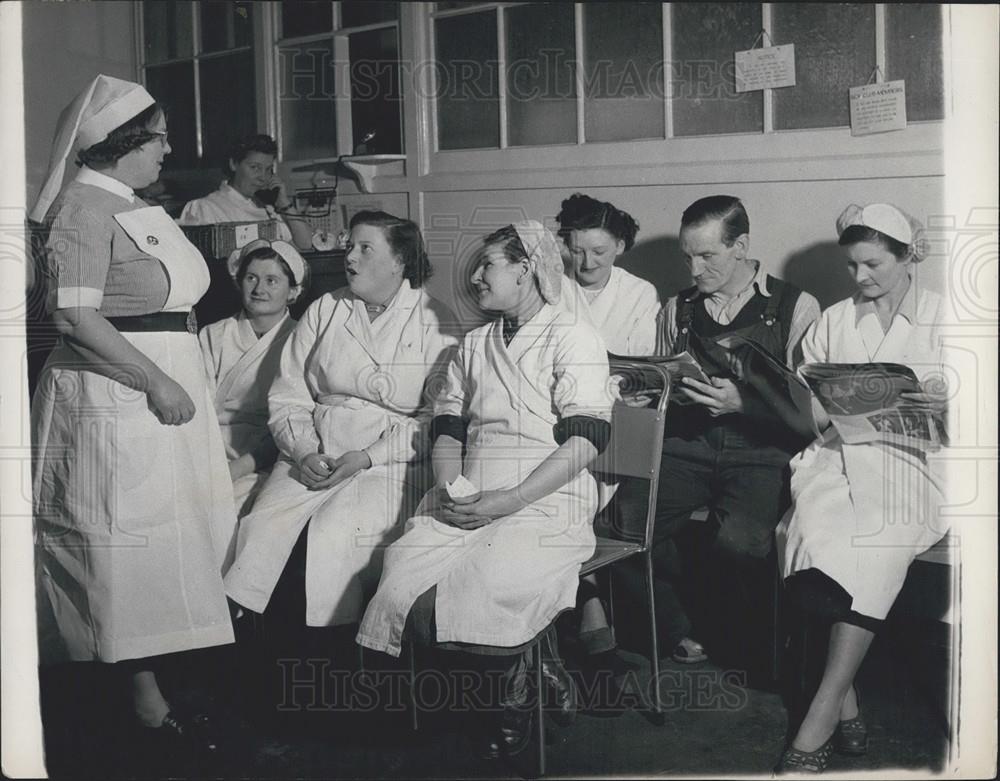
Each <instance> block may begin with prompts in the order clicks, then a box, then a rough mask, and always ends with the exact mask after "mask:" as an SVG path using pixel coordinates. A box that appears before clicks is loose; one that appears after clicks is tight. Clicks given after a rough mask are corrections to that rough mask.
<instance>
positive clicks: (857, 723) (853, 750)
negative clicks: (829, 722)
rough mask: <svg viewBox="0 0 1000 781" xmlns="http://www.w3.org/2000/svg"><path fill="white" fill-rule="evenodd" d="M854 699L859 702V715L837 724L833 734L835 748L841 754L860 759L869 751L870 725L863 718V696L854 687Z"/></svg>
mask: <svg viewBox="0 0 1000 781" xmlns="http://www.w3.org/2000/svg"><path fill="white" fill-rule="evenodd" d="M854 697H855V699H857V701H858V715H857V716H855V717H854V718H853V719H843V720H842V721H840V722H839V723H838V724H837V729H836V730H835V731H834V733H833V748H834V750H835V751H837V753H839V754H847V755H849V756H852V757H860V756H862V755H863V754H865V753H866V752H867V751H868V725H867V724H865V720H864V719H863V718H862V717H861V694H860V693H859V692H858V689H857V687H854Z"/></svg>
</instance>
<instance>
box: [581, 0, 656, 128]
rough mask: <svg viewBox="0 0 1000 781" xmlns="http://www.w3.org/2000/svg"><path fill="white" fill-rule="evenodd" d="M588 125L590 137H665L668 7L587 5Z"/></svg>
mask: <svg viewBox="0 0 1000 781" xmlns="http://www.w3.org/2000/svg"><path fill="white" fill-rule="evenodd" d="M583 83H584V93H585V98H586V101H585V104H584V112H583V113H584V125H585V134H586V139H587V141H625V140H628V139H633V138H663V137H664V135H665V134H666V130H665V127H664V119H663V98H664V86H663V7H662V6H661V5H660V4H659V3H587V4H586V5H584V7H583Z"/></svg>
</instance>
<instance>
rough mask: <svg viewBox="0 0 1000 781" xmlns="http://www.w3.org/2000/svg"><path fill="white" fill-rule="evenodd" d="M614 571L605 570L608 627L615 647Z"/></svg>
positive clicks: (611, 569) (616, 643) (616, 636)
mask: <svg viewBox="0 0 1000 781" xmlns="http://www.w3.org/2000/svg"><path fill="white" fill-rule="evenodd" d="M614 571H615V570H614V567H609V568H607V569H606V570H605V572H607V579H608V626H609V627H611V639H612V640H613V641H614V643H615V645H618V633H617V632H615V589H614V585H613V581H614V576H613V574H612V573H613V572H614Z"/></svg>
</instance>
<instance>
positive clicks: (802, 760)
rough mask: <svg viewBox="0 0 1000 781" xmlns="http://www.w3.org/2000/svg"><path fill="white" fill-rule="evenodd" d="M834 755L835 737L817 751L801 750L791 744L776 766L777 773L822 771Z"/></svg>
mask: <svg viewBox="0 0 1000 781" xmlns="http://www.w3.org/2000/svg"><path fill="white" fill-rule="evenodd" d="M832 756H833V738H832V737H831V738H830V739H829V740H828V741H827V742H826V743H824V744H823V745H822V746H820V747H819V748H818V749H816V750H815V751H799V749H797V748H794V747H792V746H789V747H788V748H786V749H785V753H783V754H782V755H781V759H780V760H778V764H777V766H776V767H775V768H774V772H775V774H776V775H781V774H783V773H822V772H823V771H824V770H826V766H827V765H828V764H830V757H832Z"/></svg>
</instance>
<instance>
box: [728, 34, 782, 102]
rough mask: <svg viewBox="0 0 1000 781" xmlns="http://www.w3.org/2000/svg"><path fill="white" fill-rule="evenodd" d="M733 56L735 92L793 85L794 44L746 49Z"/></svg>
mask: <svg viewBox="0 0 1000 781" xmlns="http://www.w3.org/2000/svg"><path fill="white" fill-rule="evenodd" d="M733 57H734V59H735V61H736V91H737V92H753V91H754V90H760V89H777V88H778V87H794V86H795V44H791V43H787V44H785V45H783V46H768V47H767V48H764V49H747V50H746V51H742V52H736V53H735V54H734V55H733Z"/></svg>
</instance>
